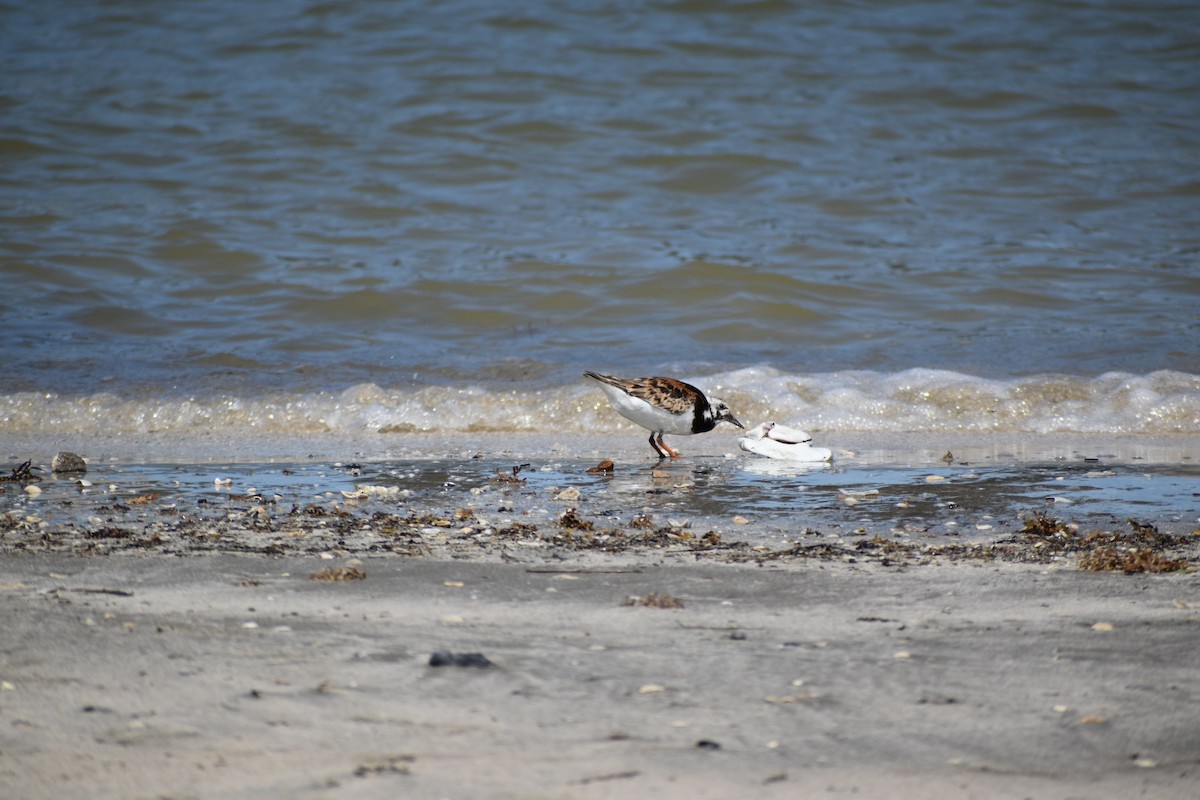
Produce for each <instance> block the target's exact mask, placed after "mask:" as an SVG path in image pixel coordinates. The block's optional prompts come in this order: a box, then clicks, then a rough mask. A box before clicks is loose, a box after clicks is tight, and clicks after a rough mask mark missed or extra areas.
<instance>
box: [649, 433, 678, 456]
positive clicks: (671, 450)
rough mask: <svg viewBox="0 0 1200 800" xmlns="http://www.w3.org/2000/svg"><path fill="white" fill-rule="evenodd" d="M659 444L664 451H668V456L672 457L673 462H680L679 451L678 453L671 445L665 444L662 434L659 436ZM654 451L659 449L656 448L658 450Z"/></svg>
mask: <svg viewBox="0 0 1200 800" xmlns="http://www.w3.org/2000/svg"><path fill="white" fill-rule="evenodd" d="M658 443H659V444H660V445H662V449H663V450H666V451H667V454H668V455H670V456H671V460H672V461H678V460H679V458H680V456H679V451H678V450H673V449H672V448H671V446H670V445H669V444H667V443H666V442H664V441H663V438H662V434H661V433H660V434H659V435H658ZM654 449H655V450H657V449H658V448H657V447H656V448H654Z"/></svg>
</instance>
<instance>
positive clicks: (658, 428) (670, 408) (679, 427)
mask: <svg viewBox="0 0 1200 800" xmlns="http://www.w3.org/2000/svg"><path fill="white" fill-rule="evenodd" d="M583 374H584V375H586V376H587V377H589V378H594V379H595V380H597V381H599V382H600V388H601V389H603V390H604V393H605V394H606V395H608V401H609V402H610V403H612V407H613V408H614V409H616V411H617V413H618V414H620V415H621V416H622V417H625V419H629V420H633V421H634V422H636V423H637V424H638V425H641V426H642V427H643V428H645V429H646V430H648V431H650V446H651V447H653V448H654V452H656V453H658V457H659V458H666V457H667V456H668V455H669V456H670V457H671V458H679V451H678V450H674V449H672V448H671V447H669V446H668V445H667V443H666V442H664V441H663V434H664V433H674V434H679V435H683V436H691V435H692V434H694V433H706V432H707V431H711V430H712V429H713V428H715V427H717V423H718V422H721V421H725V422H729V423H732V424H734V425H737V426H738V427H739V428H745V427H746V426H745V425H743V424H742V423H740V422H738V421H737V419H735V418H734V416H733V414H731V413H729V406H728V405H726V404H725V401H724V400H718V399H717V398H715V397H713V398H708V397H705V396H704V392H702V391H700V390H699V389H697V388H696V387H695V386H692V385H691V384H690V383H684V382H683V381H679V380H675V379H674V378H614V377H613V376H612V375H601V374H600V373H598V372H590V371H589V372H585V373H583ZM655 437H657V442H656V441H655Z"/></svg>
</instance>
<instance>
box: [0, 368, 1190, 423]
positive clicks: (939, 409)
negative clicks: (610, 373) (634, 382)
mask: <svg viewBox="0 0 1200 800" xmlns="http://www.w3.org/2000/svg"><path fill="white" fill-rule="evenodd" d="M684 377H685V378H686V379H687V380H690V381H691V382H693V383H695V384H696V385H698V386H700V387H701V388H702V389H704V390H705V391H707V392H709V393H711V394H716V395H718V396H721V397H723V398H724V399H725V400H726V401H727V402H728V403H729V404H730V406H731V407H732V408H733V409H734V411H735V413H736V414H737V415H738V417H739V418H740V419H742V420H743V421H745V422H747V423H748V424H755V423H757V422H760V421H762V420H767V419H770V420H775V421H778V422H781V423H787V424H794V425H798V426H800V427H803V428H805V429H806V430H809V431H818V432H828V431H847V432H848V431H879V432H897V433H899V432H922V431H928V432H941V431H948V432H955V431H957V432H1027V433H1087V434H1114V435H1117V434H1194V433H1196V432H1197V431H1200V376H1198V375H1192V374H1187V373H1181V372H1170V371H1159V372H1152V373H1149V374H1146V375H1132V374H1127V373H1115V372H1110V373H1105V374H1103V375H1099V376H1096V377H1083V378H1081V377H1072V376H1064V375H1039V376H1031V377H1024V378H1015V379H1011V380H993V379H987V378H980V377H975V376H971V375H964V374H960V373H956V372H946V371H939V370H928V369H910V370H905V371H902V372H895V373H875V372H863V371H847V372H837V373H826V374H812V375H796V374H787V373H783V372H780V371H778V370H775V369H772V368H770V367H754V368H748V369H742V370H737V371H733V372H726V373H722V374H717V375H709V376H684ZM0 426H2V427H3V429H4V430H5V431H6V432H8V433H14V434H15V433H23V434H41V435H58V434H72V435H89V434H102V435H113V434H129V433H139V434H146V433H155V434H167V435H169V434H179V435H193V434H197V433H205V432H214V433H235V434H236V433H238V432H242V431H244V432H246V433H247V434H305V433H356V432H359V431H382V432H389V433H397V434H403V433H418V432H442V433H446V432H481V433H483V432H519V431H543V432H545V431H552V430H557V431H580V432H603V431H611V430H621V429H625V428H632V425H631V424H630V423H628V422H627V421H625V420H624V419H622V418H620V417H618V416H617V415H616V414H615V413H613V412H612V410H611V409H610V408H609V406H608V403H607V401H606V400H605V398H604V396H603V394H601V393H600V392H599V391H597V390H596V389H595V387H594V386H591V385H590V384H589V383H587V382H585V381H583V380H581V381H580V382H579V383H578V384H568V385H565V386H563V385H559V386H546V387H542V388H524V389H509V388H497V387H483V386H469V387H461V386H426V387H419V388H407V387H395V388H387V387H380V386H376V385H374V384H360V385H356V386H351V387H349V388H347V389H345V390H344V391H340V392H314V393H308V394H276V395H264V396H244V397H240V396H215V397H203V396H199V395H197V396H192V397H185V398H180V397H171V396H158V397H153V396H151V397H137V398H130V397H122V396H120V395H119V394H117V393H100V394H92V395H86V396H67V395H58V394H53V393H29V392H25V393H15V394H10V395H6V396H0Z"/></svg>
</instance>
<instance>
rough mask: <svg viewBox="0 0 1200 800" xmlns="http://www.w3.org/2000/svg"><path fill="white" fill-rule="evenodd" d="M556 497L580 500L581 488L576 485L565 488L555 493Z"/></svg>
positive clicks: (556, 498)
mask: <svg viewBox="0 0 1200 800" xmlns="http://www.w3.org/2000/svg"><path fill="white" fill-rule="evenodd" d="M554 499H555V500H578V499H579V490H578V489H576V488H575V487H574V486H571V487H569V488H567V489H563V490H562V491H561V492H559V493H558V494H556V495H554Z"/></svg>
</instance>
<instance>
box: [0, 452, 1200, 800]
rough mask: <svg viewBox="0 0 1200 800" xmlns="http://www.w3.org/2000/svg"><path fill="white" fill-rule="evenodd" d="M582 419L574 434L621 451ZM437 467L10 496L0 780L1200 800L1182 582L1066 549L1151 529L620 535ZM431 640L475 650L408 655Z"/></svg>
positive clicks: (631, 517)
mask: <svg viewBox="0 0 1200 800" xmlns="http://www.w3.org/2000/svg"><path fill="white" fill-rule="evenodd" d="M521 441H524V442H526V443H528V440H521ZM607 441H608V440H604V441H603V442H601V447H600V448H598V449H597V450H596V451H594V453H593V454H599V453H602V452H603V453H610V452H612V453H616V454H617V455H618V457H619V463H622V462H624V461H625V460H629V461H632V460H633V459H634V458H635V456H636V451H635V450H632V449H630V450H629V451H628V453H626V451H624V450H621V449H620V448H616V449H614V448H611V447H608V445H607ZM692 441H694V442H696V443H699V442H703V441H704V440H703V439H696V440H692ZM690 443H692V442H691V441H689V444H690ZM458 444H461V443H453V442H452V443H451V446H450V447H448V448H447V451H446V452H450V451H451V450H453V449H458V450H459V452H460V453H465V452H466V449H465V448H459V447H458V446H457V445H458ZM540 446H541V445H538V444H521V442H520V441H519V442H516V443H509V445H508V446H507V447H504V448H498V449H499V450H501V451H502V452H500V453H499V454H498V455H496V456H495V457H496V458H497V459H499V460H497V462H496V463H501V462H502V460H503V459H507V458H509V457H510V456H511V457H517V456H522V455H526V454H527V453H529V452H533V453H534V454H536V453H537V452H538V447H540ZM709 446H710V447H711V448H712V452H710V453H708V454H705V453H704V452H703V451H701V452H699V453H697V457H701V458H702V457H705V455H707V456H708V457H710V458H713V459H715V458H718V457H720V456H721V448H720V445H719V444H717V443H716V442H710V444H709ZM967 446H968V443H967V442H963V443H962V444H961V445H960V448H963V447H967ZM1056 446H1057V445H1056ZM1090 446H1091V445H1088V444H1080V443H1079V442H1075V443H1073V444H1070V445H1069V447H1070V448H1072V452H1074V453H1076V455H1078V456H1079V457H1089V456H1087V455H1086V452H1087V451H1088V447H1090ZM1163 446H1164V447H1165V446H1167V445H1163ZM1171 446H1182V447H1183V449H1184V450H1185V451H1187V452H1190V449H1191V448H1192V447H1193V445H1192V444H1191V443H1190V442H1187V441H1184V442H1182V444H1180V443H1175V444H1174V445H1171ZM940 447H941V444H940V443H939V445H938V446H937V447H933V446H930V447H928V448H927V450H928V451H929V453H926V454H925V455H913V454H914V453H915V452H916V451H915V449H914V448H908V450H896V449H894V448H892V449H890V450H888V448H887V447H884V448H882V449H884V450H888V452H891V453H892V454H893V455H892V458H894V459H895V460H897V461H898V460H900V459H901V458H905V457H907V458H915V459H920V458H925V459H928V460H929V461H930V463H931V464H932V463H935V462H934V461H933V460H932V458H930V455H931V454H932V452H933V451H934V450H936V449H940ZM522 448H525V449H522ZM693 451H695V448H693ZM197 452H199V451H197ZM207 452H208V453H209V454H210V455H211V456H212V457H213V458H214V459H220V458H221V457H222V455H224V456H225V458H226V459H227V460H229V459H228V454H227V453H222V451H219V450H213V451H207ZM546 452H549V449H547V451H546ZM959 452H968V451H967V450H963V449H960V451H959ZM905 454H907V455H905ZM257 455H260V454H256V457H257ZM352 455H353V454H352ZM358 455H360V456H363V455H366V456H370V455H372V454H371V453H366V454H364V453H362V452H361V451H360V453H359V454H358ZM1139 456H1140V457H1141V458H1144V456H1145V454H1144V453H1141V454H1139V453H1137V452H1134V453H1131V454H1129V455H1128V458H1130V459H1135V460H1136V459H1139ZM153 457H155V458H158V459H160V460H161V459H162V453H161V452H160V453H156V454H153ZM382 457H395V453H390V454H386V455H384V456H382ZM467 457H469V456H467ZM583 457H585V458H586V457H587V453H586V452H585V453H584V455H583ZM1108 458H1109V459H1110V460H1112V461H1114V462H1115V461H1116V458H1115V455H1114V454H1109V455H1108ZM883 460H884V461H886V459H883ZM47 461H48V456H47ZM94 463H95V462H94ZM504 463H506V462H504ZM713 463H714V464H718V463H719V462H716V461H714V462H713ZM1118 466H1119V465H1118ZM643 467H645V469H647V470H651V469H653V465H640V464H639V465H638V466H637V469H642V468H643ZM628 468H630V469H633V467H628ZM667 469H670V467H669V466H668V467H667ZM92 473H96V475H95V477H101V476H102V475H103V470H101V469H99V467H98V466H97V467H96V469H94V470H92V471H90V473H89V474H92ZM254 477H255V478H261V477H263V476H262V475H261V474H259V475H256V476H254ZM554 477H555V478H557V477H558V476H557V475H555V476H554ZM246 480H250V479H249V478H247V479H246ZM548 480H549V479H548ZM646 480H647V481H648V482H649V483H650V484H653V481H654V480H655V479H654V478H653V477H652V476H650V475H647V476H646ZM258 482H260V481H258ZM45 485H46V486H47V493H46V495H45V497H46V498H47V499H49V500H51V501H54V498H55V497H57V495H55V494H54V490H53V481H47V482H45ZM672 487H674V490H675V493H676V494H682V495H683V498H684V501H689V498H691V499H692V500H691V501H695V502H698V494H699V489H703V488H704V485H703V484H701V485H700V487H699V489H698V488H697V487H696V486H694V485H693V486H692V487H690V488H688V489H687V490H686V491H684V490H682V489H679V487H678V485H675V484H672V483H671V480H670V479H669V480H668V482H667V488H668V489H671V488H672ZM437 488H438V487H436V486H435V487H433V488H429V489H428V491H424V492H418V493H417V494H416V495H414V496H412V497H409V498H408V499H407V500H406V501H405V502H404V503H399V504H397V503H396V502H395V501H391V505H388V502H389V501H387V500H376V499H371V500H368V501H363V502H362V503H361V504H359V501H354V500H350V499H347V498H345V497H343V496H341V495H340V493H335V494H336V498H335V499H332V500H330V501H328V502H326V503H317V502H314V503H309V504H308V505H305V504H294V503H293V504H291V506H292V509H291V510H288V509H285V508H282V507H279V508H273V507H272V504H271V503H270V502H269V500H264V499H263V498H262V497H261V495H248V494H244V493H239V491H244V490H243V489H242V488H241V487H235V488H234V489H233V490H231V491H230V492H227V493H226V494H225V495H222V496H221V499H222V503H221V504H220V505H219V507H218V508H216V509H215V511H217V512H219V513H214V509H213V508H212V506H213V505H214V503H212V502H210V501H207V500H206V502H204V503H200V500H203V499H205V498H204V497H201V498H199V499H197V498H195V497H193V496H191V495H184V494H181V495H179V496H178V497H175V498H174V500H173V501H172V503H171V504H169V505H168V504H166V503H164V502H163V501H160V500H152V501H147V502H146V503H145V504H144V505H139V504H135V503H132V499H134V498H131V497H130V495H129V493H125V494H120V493H117V494H115V495H114V496H111V497H108V498H104V497H101V498H98V499H95V500H89V501H87V502H85V501H84V499H82V498H70V499H68V500H66V501H62V502H70V503H73V504H81V505H83V506H86V508H84V509H82V510H80V511H79V515H78V518H77V519H76V521H75V522H74V523H71V524H64V525H61V526H59V525H58V524H57V523H56V524H55V525H53V526H49V527H47V526H45V525H41V524H40V523H39V522H37V521H36V519H34V520H30V519H27V518H25V519H19V520H18V519H13V518H12V515H10V516H9V518H8V521H7V522H6V524H5V527H4V530H3V531H2V532H0V551H2V552H3V556H2V560H0V614H2V615H3V624H0V643H2V645H0V680H2V681H3V683H2V684H0V709H2V714H3V719H4V725H3V726H2V728H0V783H3V784H4V785H5V786H6V787H9V788H8V792H9V793H10V795H9V796H13V797H28V798H41V797H46V798H50V797H55V798H59V797H147V798H149V797H204V798H208V797H230V798H233V797H256V798H261V797H280V798H283V797H394V796H397V795H399V796H414V797H415V796H421V797H454V798H457V797H505V798H508V797H512V798H533V797H537V798H542V797H640V796H656V797H678V798H697V797H746V796H762V797H794V796H808V795H813V794H821V795H829V796H837V795H854V796H860V797H863V796H865V797H912V798H931V797H932V798H936V797H947V798H949V797H954V798H958V797H1000V798H1007V797H1013V798H1018V797H1039V798H1057V797H1061V798H1067V797H1078V796H1088V797H1112V798H1125V797H1131V796H1139V797H1152V798H1159V797H1161V798H1168V797H1169V798H1175V797H1187V796H1194V795H1196V794H1197V793H1200V755H1198V754H1200V718H1197V716H1196V714H1195V713H1194V707H1195V702H1196V700H1197V696H1196V695H1197V691H1196V689H1195V687H1194V685H1193V684H1194V672H1195V653H1196V643H1197V642H1198V641H1200V583H1198V579H1197V573H1196V572H1195V570H1194V569H1190V568H1184V569H1174V570H1172V571H1169V572H1165V573H1162V574H1153V573H1135V574H1126V573H1125V572H1123V571H1121V570H1120V569H1117V570H1115V571H1102V572H1092V571H1088V570H1085V569H1081V568H1080V565H1081V563H1082V560H1083V559H1084V558H1086V557H1088V556H1089V555H1093V554H1094V553H1095V552H1097V551H1098V550H1102V549H1103V548H1108V549H1109V550H1111V551H1112V552H1115V553H1119V552H1125V551H1129V550H1139V551H1145V552H1146V553H1152V554H1155V555H1157V556H1161V557H1162V558H1163V559H1167V560H1168V561H1172V562H1175V563H1176V565H1177V566H1180V565H1182V566H1184V567H1187V566H1188V565H1190V566H1192V567H1194V566H1195V565H1196V564H1197V563H1198V562H1200V552H1198V543H1197V541H1196V540H1197V539H1200V537H1195V536H1193V535H1191V534H1190V533H1185V534H1167V533H1160V532H1159V531H1158V529H1157V528H1155V527H1154V525H1153V523H1154V522H1156V521H1159V520H1155V519H1153V518H1149V519H1147V520H1145V521H1144V522H1145V525H1147V526H1148V527H1143V528H1142V529H1138V528H1136V527H1129V526H1126V527H1124V528H1113V529H1112V530H1109V531H1092V532H1089V531H1088V530H1083V531H1082V532H1081V531H1072V530H1069V529H1062V528H1056V527H1053V526H1051V527H1049V528H1046V529H1042V530H1038V529H1030V530H1027V531H1025V530H1019V529H1017V528H1015V527H1013V528H1012V529H1011V530H1006V531H1004V532H1002V533H997V535H995V536H993V537H991V539H989V540H987V541H977V542H962V541H958V542H956V541H953V540H946V539H944V538H937V539H928V540H924V539H921V538H920V537H918V536H916V535H915V534H913V535H912V536H909V537H908V538H906V537H905V536H904V535H901V532H895V533H893V534H892V535H881V534H878V533H873V532H871V533H868V532H862V531H859V530H858V528H856V527H855V526H856V525H857V523H858V520H857V519H855V518H854V514H853V513H851V510H849V509H847V510H846V511H845V512H844V515H845V517H846V520H845V525H844V526H843V530H842V533H841V534H838V535H833V534H828V533H825V534H819V533H816V532H814V533H811V534H805V533H804V532H803V531H801V530H799V529H798V528H799V526H801V525H802V524H803V520H802V519H799V518H798V519H796V520H795V521H794V527H796V528H797V529H796V530H793V531H792V532H791V536H790V538H787V537H785V538H784V539H780V538H779V526H780V522H779V520H774V521H773V522H772V524H771V525H770V526H766V525H765V524H764V523H761V522H760V521H759V520H757V519H750V520H747V521H745V522H744V523H737V524H735V523H731V522H729V521H728V520H726V521H725V523H724V524H723V525H722V526H720V529H719V531H716V530H709V529H708V528H707V525H706V524H696V525H693V526H688V527H683V526H679V525H676V524H674V523H673V522H672V521H671V519H670V516H671V515H670V514H669V513H667V512H665V511H664V512H661V513H658V512H656V513H655V514H654V515H653V519H654V521H653V523H647V524H642V523H640V522H638V520H640V519H641V517H640V516H639V514H640V513H641V509H640V508H626V509H618V511H619V512H621V513H614V512H613V511H612V508H611V506H612V505H613V504H614V503H616V502H617V501H618V500H619V499H620V497H624V495H619V496H618V495H614V496H612V497H608V496H605V497H604V499H603V500H602V501H595V502H589V497H587V496H586V495H585V496H584V497H582V498H580V499H579V502H577V503H569V502H567V501H554V500H553V499H552V498H545V497H544V496H543V495H544V494H545V493H546V491H548V490H547V487H544V486H536V489H528V490H519V491H510V490H508V489H506V487H505V486H504V485H503V483H502V482H501V483H498V484H491V483H485V484H482V485H480V486H476V487H473V488H466V487H462V488H460V490H459V491H458V492H457V493H455V492H450V490H449V489H443V490H442V494H439V493H438V492H437V491H435V489H437ZM568 488H570V487H568ZM585 488H586V487H585ZM476 490H478V491H476ZM446 492H450V493H449V494H446ZM472 492H474V494H472ZM595 493H599V490H596V492H595ZM526 495H530V496H531V497H530V498H529V499H526V500H522V499H521V498H522V497H524V496H526ZM667 496H668V497H670V496H672V495H670V494H668V495H667ZM471 497H474V498H476V499H478V500H479V501H480V507H478V508H475V509H471V508H468V507H467V506H468V505H469V502H470V500H469V498H471ZM504 497H508V498H511V510H510V512H509V513H508V515H507V516H506V515H505V514H502V513H501V511H500V510H499V509H500V508H505V507H506V506H504V505H503V502H501V501H499V500H498V498H504ZM614 497H615V498H616V499H614ZM651 497H652V499H653V498H656V497H658V495H652V496H651ZM9 499H12V498H11V496H10V497H9ZM691 501H689V502H691ZM55 502H58V501H55ZM504 502H507V501H504ZM160 503H162V504H163V507H159V504H160ZM523 503H524V504H526V505H529V506H530V507H529V508H524V507H523V505H522V504H523ZM276 505H282V504H276ZM533 506H538V507H541V506H545V507H547V509H546V513H545V514H543V516H541V517H537V524H536V525H534V524H532V522H530V523H527V524H526V525H524V526H523V525H522V524H520V520H521V519H522V517H521V516H520V515H521V514H522V513H525V512H528V513H530V514H532V513H533V511H535V510H536V509H535V508H533ZM683 506H684V507H686V506H687V502H683ZM576 507H577V510H573V509H575V508H576ZM70 508H74V509H76V510H78V508H77V506H74V505H73V506H70ZM98 509H103V510H98ZM122 509H123V510H122ZM317 509H319V510H317ZM22 510H26V507H24V506H22ZM48 510H49V509H48V505H47V511H48ZM139 515H141V516H139ZM485 517H486V519H485ZM1048 518H1049V519H1054V518H1053V517H1048ZM700 521H703V522H704V523H707V522H710V521H711V520H706V519H702V518H698V522H700ZM43 522H44V520H43ZM589 525H590V527H589ZM1013 525H1014V526H1015V525H1016V523H1015V522H1014V523H1013ZM768 528H769V529H768ZM1164 530H1165V526H1164ZM706 533H714V534H715V535H714V536H706ZM1106 536H1107V537H1108V538H1104V537H1106ZM1180 562H1181V563H1180ZM313 576H317V577H320V578H325V579H324V580H320V579H314V578H313ZM442 651H448V652H450V653H454V654H470V653H480V654H482V655H483V656H484V657H485V658H486V659H487V660H488V661H489V662H490V663H491V665H492V666H490V667H471V666H466V667H458V666H441V667H435V666H430V657H431V655H432V654H434V653H437V652H442Z"/></svg>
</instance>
